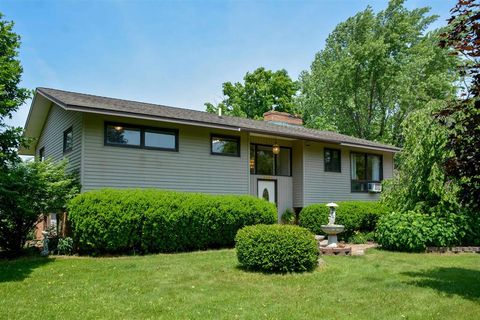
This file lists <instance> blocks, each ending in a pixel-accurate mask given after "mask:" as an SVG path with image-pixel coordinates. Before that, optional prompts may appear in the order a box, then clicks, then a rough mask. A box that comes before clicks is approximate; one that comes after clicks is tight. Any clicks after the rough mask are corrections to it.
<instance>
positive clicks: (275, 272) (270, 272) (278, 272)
mask: <svg viewBox="0 0 480 320" xmlns="http://www.w3.org/2000/svg"><path fill="white" fill-rule="evenodd" d="M316 268H317V267H315V268H313V269H312V270H304V271H266V270H257V269H251V268H246V267H245V266H243V265H241V264H237V265H236V266H235V269H236V270H240V271H243V272H247V273H252V274H264V275H289V274H309V273H313V271H315V269H316Z"/></svg>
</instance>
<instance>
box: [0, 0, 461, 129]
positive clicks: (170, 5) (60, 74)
mask: <svg viewBox="0 0 480 320" xmlns="http://www.w3.org/2000/svg"><path fill="white" fill-rule="evenodd" d="M387 3H388V2H387V1H386V0H382V1H378V0H377V1H373V0H370V1H367V0H319V1H153V0H152V1H146V0H143V1H142V0H137V1H133V0H132V1H128V0H122V1H120V0H118V1H114V0H109V1H107V0H97V1H86V0H82V1H80V0H77V1H70V0H57V1H48V0H41V1H27V0H0V12H1V13H3V14H4V16H5V17H4V18H5V19H7V20H13V21H14V22H15V28H14V30H15V32H16V33H17V34H19V35H20V36H21V39H22V46H21V48H20V55H19V57H20V60H21V62H22V65H23V69H24V73H23V76H22V82H21V86H22V87H26V88H29V89H35V88H36V87H50V88H56V89H62V90H69V91H76V92H82V93H89V94H96V95H102V96H107V97H115V98H121V99H129V100H137V101H144V102H150V103H158V104H163V105H170V106H176V107H183V108H188V109H196V110H204V109H205V107H204V103H205V102H212V103H218V102H220V101H221V100H222V83H224V82H226V81H232V82H234V81H241V80H242V78H243V76H244V75H245V73H246V72H248V71H253V70H255V69H256V68H258V67H265V68H267V69H272V70H278V69H286V70H287V71H288V73H289V75H290V76H291V77H292V78H293V79H294V80H296V79H297V78H298V75H299V74H300V72H301V71H302V70H308V69H309V67H310V64H311V63H312V61H313V59H314V56H315V53H316V52H318V51H320V50H321V49H322V48H323V47H324V43H325V39H326V38H327V36H328V34H329V33H330V32H331V31H332V30H333V29H334V28H335V26H336V25H337V24H338V23H340V22H342V21H344V20H346V19H347V18H348V17H350V16H353V15H355V14H356V13H357V12H359V11H361V10H364V9H365V8H366V7H367V6H368V5H370V6H371V7H372V8H373V9H374V10H375V11H379V10H382V9H384V8H385V7H386V6H387ZM455 3H456V1H455V0H430V1H426V0H407V1H406V4H405V5H406V7H407V8H409V9H413V8H417V7H425V6H428V7H431V13H432V14H436V15H438V16H439V19H438V20H437V22H435V23H434V24H433V25H432V26H431V27H432V28H436V27H439V26H441V25H444V24H445V23H446V22H445V20H446V19H447V18H448V17H449V10H450V9H451V8H452V7H453V6H454V4H455ZM29 108H30V101H28V102H27V103H26V104H24V105H23V106H22V107H21V108H19V110H18V112H16V113H15V114H14V116H13V118H12V119H10V120H7V124H9V125H13V126H23V125H24V124H25V120H26V117H27V115H28V110H29Z"/></svg>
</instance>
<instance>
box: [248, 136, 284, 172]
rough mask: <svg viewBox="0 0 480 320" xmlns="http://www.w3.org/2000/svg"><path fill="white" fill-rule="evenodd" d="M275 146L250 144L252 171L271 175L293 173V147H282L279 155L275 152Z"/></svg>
mask: <svg viewBox="0 0 480 320" xmlns="http://www.w3.org/2000/svg"><path fill="white" fill-rule="evenodd" d="M272 148H273V146H267V145H260V144H251V145H250V173H251V174H261V175H270V176H275V175H276V176H291V175H292V149H291V148H287V147H280V153H279V154H278V155H276V154H273V151H272Z"/></svg>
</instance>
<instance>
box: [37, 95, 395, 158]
mask: <svg viewBox="0 0 480 320" xmlns="http://www.w3.org/2000/svg"><path fill="white" fill-rule="evenodd" d="M37 92H38V93H40V94H42V95H44V96H46V97H47V98H49V99H51V100H52V101H54V102H56V103H58V104H59V105H60V106H63V107H64V108H66V109H69V108H75V107H80V108H81V109H82V110H83V111H84V112H101V111H104V112H105V111H107V112H115V113H120V114H123V115H125V116H127V117H128V116H134V115H135V116H137V117H138V116H142V115H143V116H148V117H158V119H159V120H161V119H165V120H181V121H186V122H189V123H192V124H193V125H198V126H202V124H203V125H219V126H224V127H231V128H232V129H235V130H240V131H248V132H255V133H261V134H269V135H278V136H284V137H289V138H296V139H304V140H313V141H324V142H331V143H339V144H351V145H358V146H361V147H367V148H368V147H371V148H380V149H384V150H385V151H391V152H395V151H398V150H400V149H399V148H397V147H394V146H391V145H387V144H382V143H378V142H373V141H369V140H365V139H359V138H355V137H351V136H347V135H343V134H339V133H336V132H331V131H320V130H315V129H309V128H305V127H300V126H280V125H275V124H272V123H269V122H265V121H261V120H252V119H245V118H239V117H231V116H218V115H216V114H212V113H208V112H203V111H197V110H190V109H183V108H175V107H169V106H163V105H158V104H151V103H144V102H138V101H130V100H122V99H116V98H108V97H102V96H95V95H90V94H84V93H76V92H69V91H63V90H57V89H50V88H37Z"/></svg>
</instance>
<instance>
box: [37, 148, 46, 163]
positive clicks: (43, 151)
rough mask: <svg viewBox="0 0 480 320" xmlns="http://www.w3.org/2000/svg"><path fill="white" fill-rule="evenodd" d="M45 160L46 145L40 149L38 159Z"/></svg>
mask: <svg viewBox="0 0 480 320" xmlns="http://www.w3.org/2000/svg"><path fill="white" fill-rule="evenodd" d="M44 160H45V147H41V148H40V150H39V151H38V161H44Z"/></svg>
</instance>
